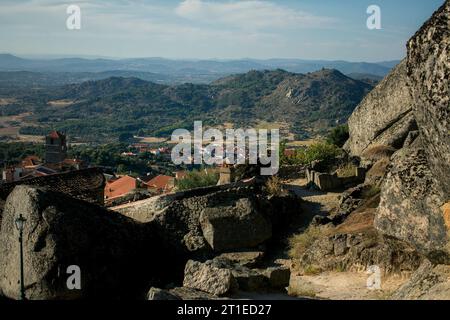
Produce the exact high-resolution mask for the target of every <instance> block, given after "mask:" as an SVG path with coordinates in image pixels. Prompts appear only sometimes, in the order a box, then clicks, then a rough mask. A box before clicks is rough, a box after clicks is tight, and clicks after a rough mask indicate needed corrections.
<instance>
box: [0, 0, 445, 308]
mask: <svg viewBox="0 0 450 320" xmlns="http://www.w3.org/2000/svg"><path fill="white" fill-rule="evenodd" d="M449 26H450V0H447V1H446V2H445V4H444V5H443V6H442V7H441V8H440V9H439V10H438V11H436V13H435V14H434V15H433V16H432V17H431V18H430V20H429V21H427V22H426V23H425V24H424V26H423V27H422V28H421V29H420V30H419V31H418V32H417V33H416V34H415V35H414V36H413V37H412V38H411V40H410V41H409V42H408V45H407V47H408V55H407V58H406V59H405V60H404V61H402V62H401V63H400V64H399V65H398V66H397V67H396V68H395V69H394V70H393V71H392V73H391V74H389V75H388V76H387V77H386V78H385V79H384V80H382V81H381V82H380V83H379V84H378V85H377V87H376V88H375V89H374V90H373V91H372V92H371V93H370V94H369V95H368V96H367V97H366V98H365V99H364V100H363V101H362V102H361V103H360V104H359V106H358V107H357V108H356V110H355V111H354V113H353V114H352V116H351V117H350V120H349V130H350V138H349V140H348V141H347V143H346V145H345V150H346V151H347V153H348V154H345V155H342V156H339V157H336V158H335V159H334V161H335V162H336V163H333V165H331V166H323V167H322V168H324V169H322V171H327V170H328V171H334V167H342V165H343V164H344V165H350V166H351V168H353V169H356V170H357V171H358V172H359V171H361V170H359V169H364V170H363V171H364V172H365V180H364V182H363V183H361V184H358V185H352V186H351V187H350V188H348V186H346V185H345V184H342V185H341V186H340V187H339V188H337V189H336V190H332V191H321V190H318V189H319V188H318V186H317V185H314V183H311V181H308V182H306V181H307V180H305V179H288V178H286V177H282V176H280V177H279V178H280V179H284V180H283V184H282V185H281V184H280V187H279V190H276V191H277V192H275V193H274V192H271V191H270V188H269V187H268V184H267V182H266V181H263V180H261V179H258V178H257V177H256V178H254V179H250V180H249V182H243V181H241V182H237V183H233V184H228V185H225V186H214V187H207V188H199V189H192V190H188V191H185V192H180V193H174V194H168V195H163V196H158V197H153V198H150V199H145V200H141V201H138V202H135V203H132V204H127V205H121V206H118V207H112V208H110V210H107V209H105V208H102V207H99V206H96V205H95V204H90V203H87V202H84V201H82V200H76V199H73V198H70V197H69V196H67V195H63V194H59V193H57V192H54V191H51V190H49V189H45V188H41V187H33V186H18V187H16V188H15V189H14V190H13V192H12V193H11V194H9V196H8V198H7V199H6V202H5V204H4V210H3V212H2V213H1V218H2V219H1V229H0V294H1V295H2V296H5V297H8V298H11V299H16V298H17V297H18V296H19V286H18V284H17V279H18V268H17V265H18V245H17V238H18V231H17V230H16V229H15V227H14V219H15V218H16V217H17V215H18V214H19V213H21V214H23V215H24V216H25V218H26V219H27V222H26V224H25V230H24V235H25V242H24V243H25V248H24V261H25V265H24V267H25V288H26V297H27V298H29V299H100V298H114V299H151V300H174V299H175V300H179V299H228V298H239V297H244V296H246V297H252V294H253V295H254V294H255V293H258V294H260V295H261V294H262V293H263V294H267V295H270V294H275V295H276V296H277V297H280V295H281V297H287V296H286V294H287V293H289V294H290V295H291V296H294V297H300V298H305V297H309V298H329V299H450V242H449V241H450V238H449V237H450V187H449V181H450V180H449V178H450V170H449V169H450V162H449V159H450V137H449V133H450V123H449V120H448V119H449V110H450V105H449V97H450V92H449V87H450V86H449V74H450V59H449V52H448V50H449V48H450V46H449V44H450V27H449ZM281 73H283V74H284V72H281ZM323 73H331V74H328V75H327V76H328V77H342V76H341V75H339V74H336V72H332V71H331V72H330V71H323ZM253 76H255V75H253ZM259 76H261V74H259V75H258V76H257V77H259ZM271 76H274V75H273V74H272V75H268V74H265V75H264V74H263V75H262V77H263V78H264V77H265V81H269V82H270V81H272V80H274V79H273V78H272V77H271ZM315 76H317V75H309V77H315ZM251 79H253V78H252V77H251ZM251 79H250V80H251ZM241 80H242V79H241ZM247 80H249V79H247ZM279 80H280V79H279ZM291 80H292V79H291ZM297 80H298V81H300V82H301V81H302V79H297ZM303 80H304V79H303ZM224 81H225V82H226V83H227V85H228V86H230V85H231V84H230V81H231V83H233V82H236V81H237V83H239V81H240V80H239V79H235V78H231V79H227V80H224ZM216 85H219V86H220V85H223V84H220V83H217V84H216ZM273 85H274V86H276V87H278V88H284V89H283V90H285V89H286V90H287V89H288V87H289V84H286V83H284V82H283V81H281V80H280V81H278V80H277V81H276V83H275V84H273ZM229 89H230V87H229ZM310 89H311V92H315V88H314V85H312V84H311V88H310ZM230 90H231V89H230ZM236 90H238V91H239V90H240V89H239V86H238V87H237V89H236ZM256 91H258V90H256ZM256 91H255V92H256ZM283 92H284V91H283ZM289 92H290V93H289V94H288V95H287V96H286V95H285V98H286V99H294V100H295V99H299V101H300V100H302V97H301V94H300V93H298V92H296V91H295V90H291V91H289ZM271 98H273V99H278V98H281V96H277V95H273V96H272V97H271V95H270V94H269V95H265V99H268V100H270V99H271ZM260 107H263V104H261V105H260ZM321 165H323V164H321V163H313V164H311V165H310V166H309V167H308V168H307V171H306V172H311V171H310V169H311V170H312V169H314V170H319V168H320V167H321ZM332 167H333V170H331V169H330V168H332ZM361 172H362V171H361ZM328 173H329V172H327V173H326V174H328ZM335 173H336V172H334V173H333V174H335ZM302 175H303V172H302ZM307 176H308V175H307ZM305 182H306V183H305ZM70 265H78V266H79V267H80V268H81V270H82V275H83V276H82V279H83V283H82V288H81V289H80V290H75V291H73V290H69V289H68V288H67V286H66V285H65V284H66V279H67V272H66V269H67V267H68V266H70ZM377 270H378V271H379V273H380V274H379V276H380V277H381V284H380V287H379V288H372V287H371V285H372V284H373V283H369V281H368V280H369V279H370V277H369V276H370V275H372V274H374V273H376V272H378V271H377ZM286 289H287V290H286ZM372 289H373V290H372ZM260 295H259V297H261V296H260Z"/></svg>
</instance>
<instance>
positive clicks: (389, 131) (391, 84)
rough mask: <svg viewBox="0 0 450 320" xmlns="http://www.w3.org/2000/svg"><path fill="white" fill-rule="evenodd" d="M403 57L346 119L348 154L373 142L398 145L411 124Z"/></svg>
mask: <svg viewBox="0 0 450 320" xmlns="http://www.w3.org/2000/svg"><path fill="white" fill-rule="evenodd" d="M412 105H413V100H412V96H411V93H410V89H409V87H408V78H407V70H406V60H403V61H402V62H401V63H400V64H399V65H397V66H396V67H395V68H394V69H393V70H392V71H391V73H390V74H389V75H388V76H387V77H386V78H385V79H383V80H382V81H381V82H380V83H379V84H378V85H377V86H376V87H375V89H373V90H372V91H371V92H370V93H369V94H368V95H367V96H366V97H365V98H364V100H363V101H362V102H361V103H360V104H359V105H358V107H357V108H356V109H355V110H354V111H353V114H352V115H351V116H350V118H349V120H348V125H349V131H350V138H349V140H348V141H347V142H346V144H345V146H344V148H345V149H346V150H348V151H349V152H350V153H351V154H352V155H356V156H359V155H361V153H362V152H363V151H364V150H366V149H367V148H370V147H371V146H375V145H377V144H383V145H389V146H393V147H395V148H400V147H402V145H403V141H404V140H405V139H406V137H407V135H408V131H409V130H411V129H412V128H414V127H415V121H414V118H413V116H412Z"/></svg>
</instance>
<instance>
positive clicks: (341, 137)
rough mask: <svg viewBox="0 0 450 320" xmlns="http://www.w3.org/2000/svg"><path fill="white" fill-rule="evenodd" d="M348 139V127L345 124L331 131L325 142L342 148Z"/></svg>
mask: <svg viewBox="0 0 450 320" xmlns="http://www.w3.org/2000/svg"><path fill="white" fill-rule="evenodd" d="M349 137H350V134H349V131H348V125H346V124H345V125H342V126H337V127H335V128H333V129H331V131H330V133H329V134H328V137H327V142H328V143H330V144H334V145H335V146H338V147H339V148H342V146H343V145H344V144H345V142H346V141H347V140H348V138H349Z"/></svg>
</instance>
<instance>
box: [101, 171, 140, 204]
mask: <svg viewBox="0 0 450 320" xmlns="http://www.w3.org/2000/svg"><path fill="white" fill-rule="evenodd" d="M136 187H137V181H136V179H135V178H133V177H130V176H123V177H120V178H119V179H117V180H114V181H113V182H109V183H107V184H106V186H105V197H106V198H107V199H112V198H117V197H121V196H124V195H126V194H127V193H129V192H131V191H133V190H135V189H136Z"/></svg>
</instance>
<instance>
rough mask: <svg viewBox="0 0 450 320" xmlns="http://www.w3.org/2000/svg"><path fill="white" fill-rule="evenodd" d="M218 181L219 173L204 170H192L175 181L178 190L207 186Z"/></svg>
mask: <svg viewBox="0 0 450 320" xmlns="http://www.w3.org/2000/svg"><path fill="white" fill-rule="evenodd" d="M217 181H219V175H218V174H217V173H211V172H206V171H205V170H193V171H190V172H188V173H187V174H186V176H185V177H184V178H183V179H180V180H178V181H177V183H176V187H177V189H178V190H180V191H183V190H189V189H194V188H201V187H207V186H213V185H216V184H217Z"/></svg>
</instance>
